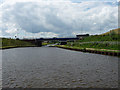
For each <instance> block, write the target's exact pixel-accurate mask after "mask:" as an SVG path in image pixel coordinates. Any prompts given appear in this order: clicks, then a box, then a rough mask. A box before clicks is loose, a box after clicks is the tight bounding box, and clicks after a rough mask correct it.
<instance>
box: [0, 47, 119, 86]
mask: <svg viewBox="0 0 120 90" xmlns="http://www.w3.org/2000/svg"><path fill="white" fill-rule="evenodd" d="M2 80H3V81H2V87H3V88H18V87H22V88H117V87H118V58H117V57H113V56H105V55H99V54H91V53H83V52H78V51H71V50H66V49H61V48H55V47H28V48H14V49H6V50H2Z"/></svg>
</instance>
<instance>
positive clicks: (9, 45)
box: [0, 38, 35, 49]
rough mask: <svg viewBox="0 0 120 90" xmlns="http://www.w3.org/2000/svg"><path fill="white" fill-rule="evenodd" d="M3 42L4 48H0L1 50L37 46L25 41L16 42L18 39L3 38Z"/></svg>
mask: <svg viewBox="0 0 120 90" xmlns="http://www.w3.org/2000/svg"><path fill="white" fill-rule="evenodd" d="M1 42H2V46H1V47H0V48H1V49H5V48H13V47H33V46H35V45H34V44H32V43H30V42H25V41H21V40H16V39H7V38H2V39H1Z"/></svg>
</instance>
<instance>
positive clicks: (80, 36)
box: [76, 34, 89, 39]
mask: <svg viewBox="0 0 120 90" xmlns="http://www.w3.org/2000/svg"><path fill="white" fill-rule="evenodd" d="M88 36H89V34H81V35H76V37H77V38H79V39H83V38H85V37H88Z"/></svg>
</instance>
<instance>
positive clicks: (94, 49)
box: [56, 45, 120, 53]
mask: <svg viewBox="0 0 120 90" xmlns="http://www.w3.org/2000/svg"><path fill="white" fill-rule="evenodd" d="M56 47H61V48H68V49H69V48H70V49H76V50H77V49H78V50H93V51H104V52H115V53H120V51H119V50H110V49H97V48H83V47H76V46H67V45H56Z"/></svg>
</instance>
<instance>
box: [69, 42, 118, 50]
mask: <svg viewBox="0 0 120 90" xmlns="http://www.w3.org/2000/svg"><path fill="white" fill-rule="evenodd" d="M67 46H73V47H81V48H96V49H110V50H119V47H118V44H109V43H105V44H103V43H86V44H80V43H79V42H74V43H73V44H71V43H70V42H68V44H67Z"/></svg>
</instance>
